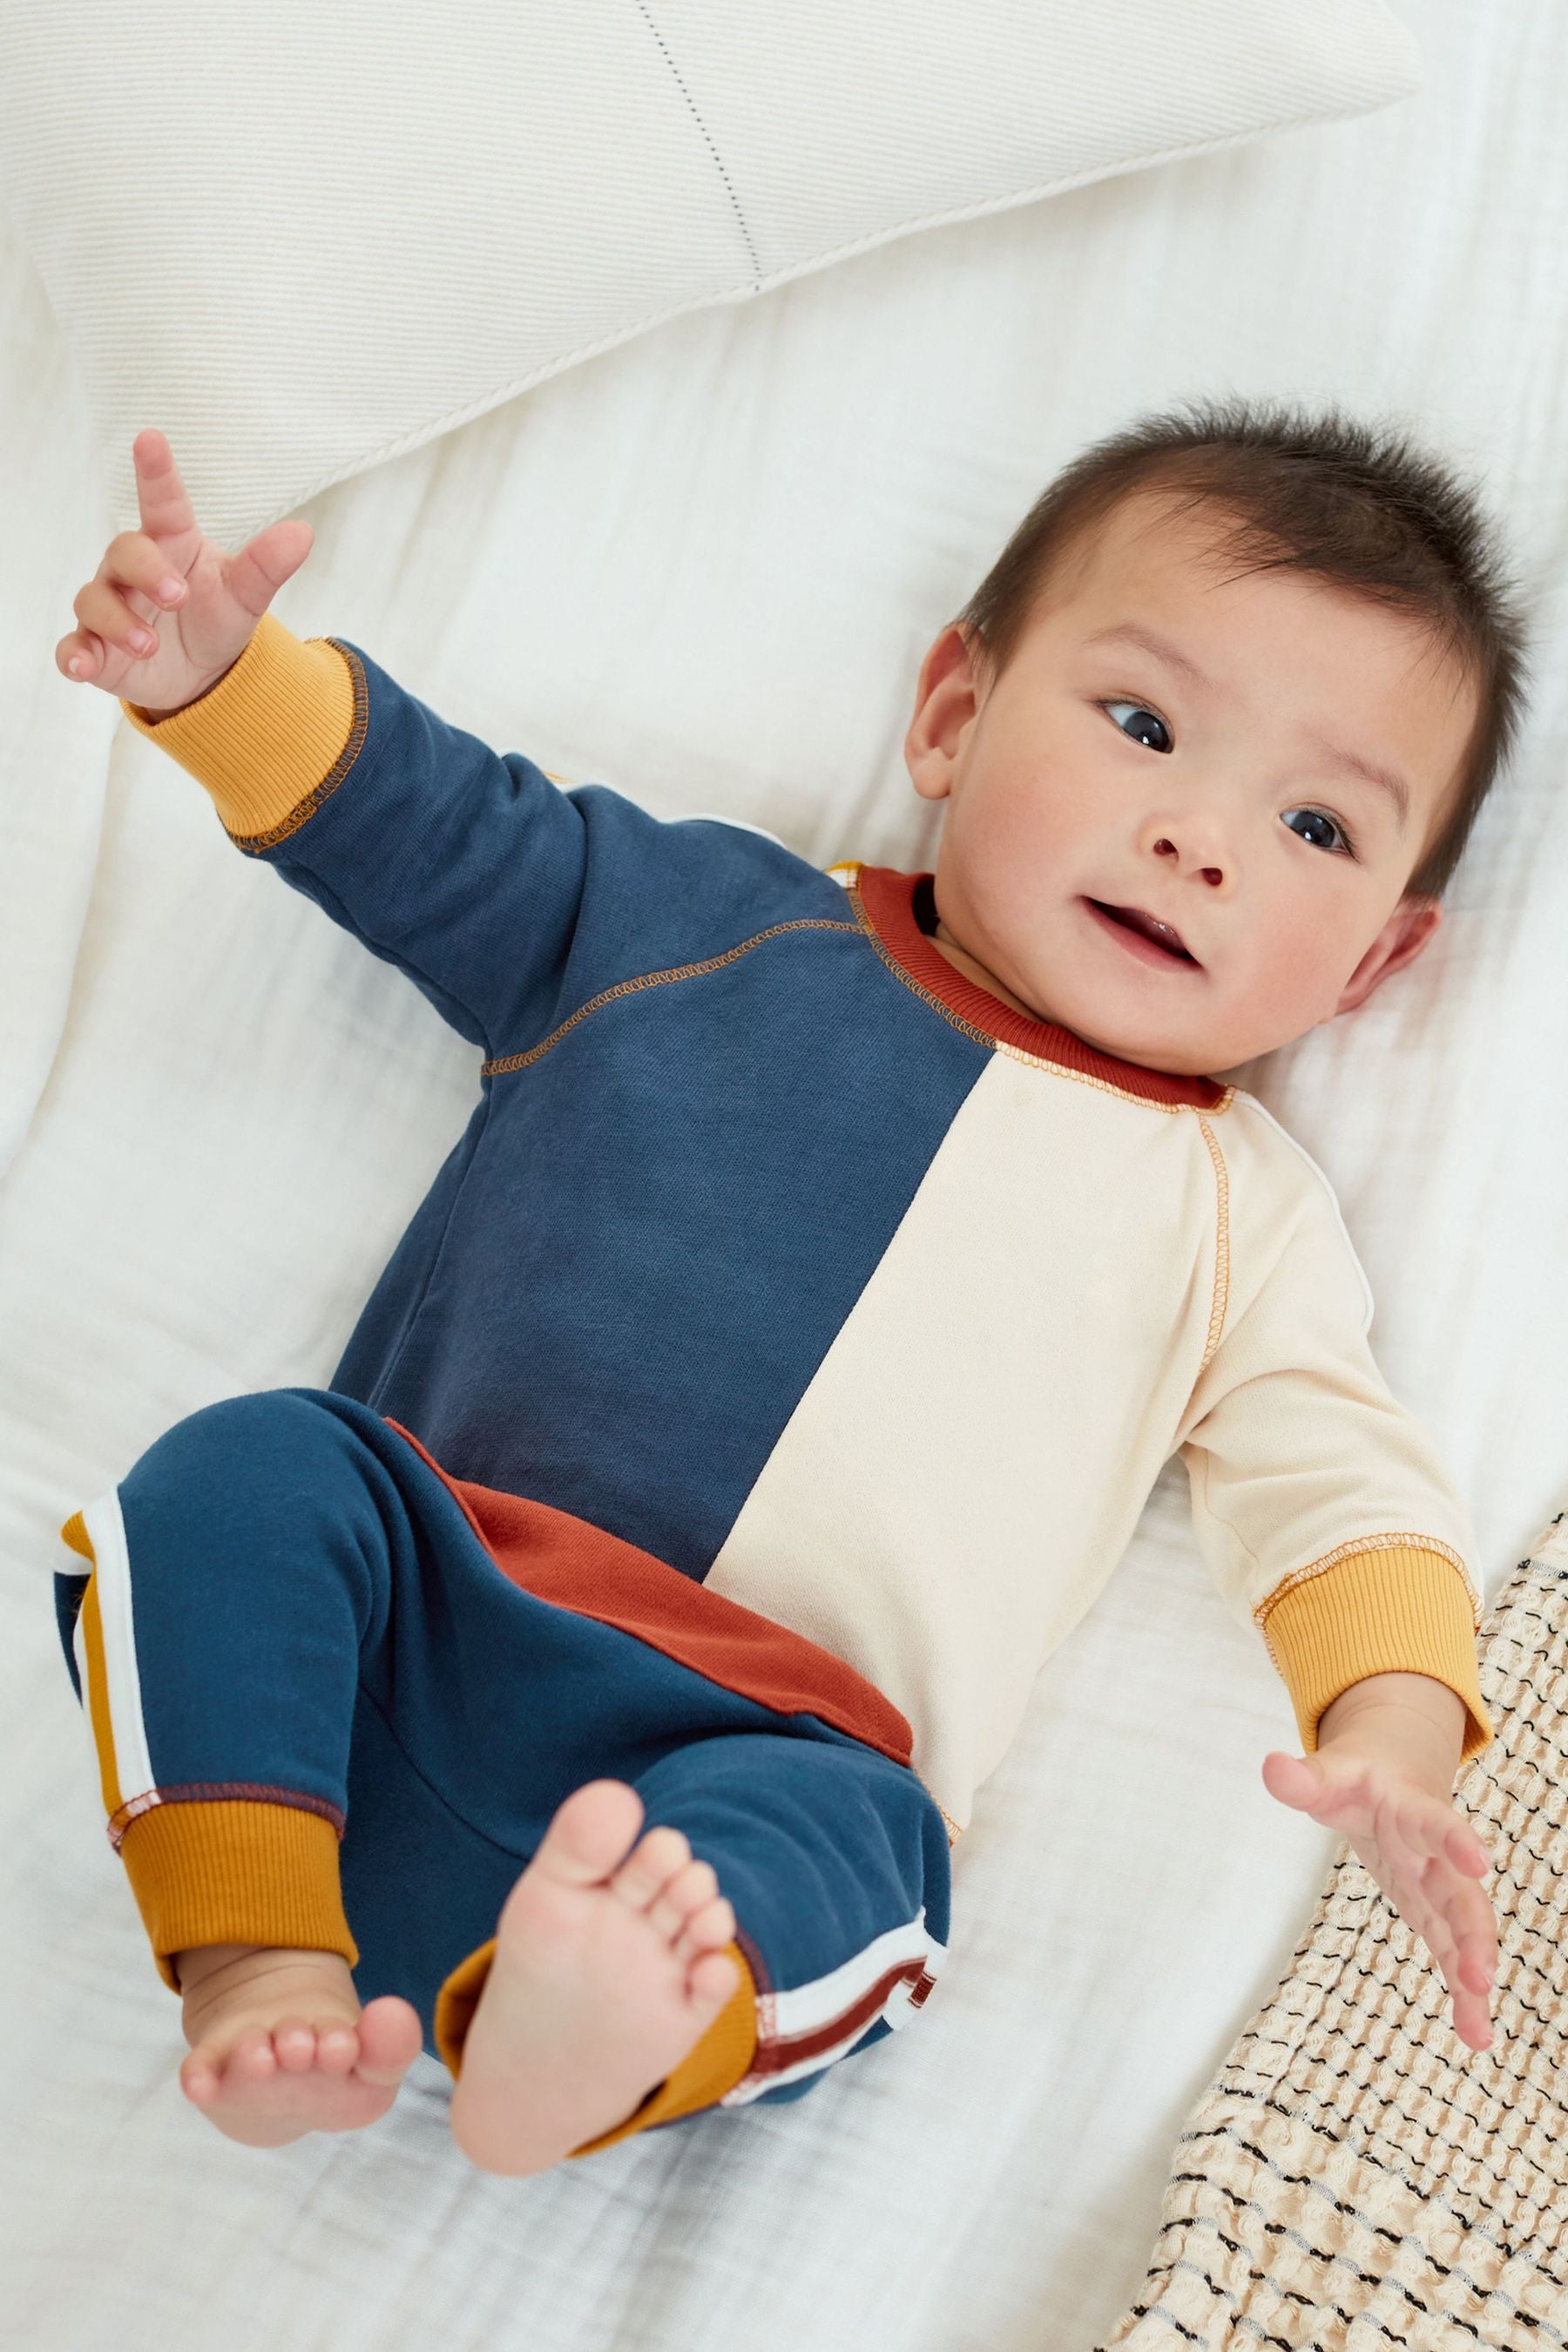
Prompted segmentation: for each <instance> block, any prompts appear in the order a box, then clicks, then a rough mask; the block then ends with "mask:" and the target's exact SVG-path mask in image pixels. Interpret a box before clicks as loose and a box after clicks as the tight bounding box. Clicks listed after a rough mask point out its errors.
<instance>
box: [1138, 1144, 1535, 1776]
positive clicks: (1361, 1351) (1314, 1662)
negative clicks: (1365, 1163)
mask: <svg viewBox="0 0 1568 2352" xmlns="http://www.w3.org/2000/svg"><path fill="white" fill-rule="evenodd" d="M1281 1132H1282V1131H1281ZM1304 1157H1305V1156H1304V1155H1302V1159H1303V1160H1304ZM1271 1206H1272V1208H1273V1210H1274V1213H1273V1214H1272V1215H1271V1216H1270V1217H1269V1218H1268V1221H1267V1226H1266V1228H1265V1226H1264V1225H1263V1224H1262V1223H1259V1222H1258V1221H1257V1220H1256V1219H1255V1220H1254V1222H1255V1223H1258V1232H1257V1234H1255V1235H1252V1236H1248V1235H1247V1234H1246V1233H1245V1232H1243V1233H1241V1234H1237V1235H1236V1236H1235V1243H1234V1245H1233V1248H1232V1251H1231V1280H1232V1284H1233V1295H1232V1298H1231V1301H1230V1304H1231V1307H1232V1310H1233V1311H1232V1313H1231V1314H1229V1315H1226V1318H1225V1321H1224V1323H1223V1325H1222V1337H1221V1339H1220V1342H1219V1344H1218V1346H1217V1347H1216V1348H1215V1349H1214V1351H1213V1353H1212V1355H1211V1356H1210V1358H1209V1360H1208V1361H1207V1363H1206V1365H1205V1369H1204V1370H1203V1371H1202V1372H1201V1373H1200V1375H1199V1378H1198V1381H1197V1383H1196V1386H1195V1387H1194V1392H1193V1397H1192V1400H1191V1402H1190V1405H1189V1408H1188V1411H1187V1413H1186V1414H1185V1416H1184V1421H1183V1424H1182V1441H1181V1444H1180V1446H1179V1451H1180V1453H1181V1455H1182V1459H1183V1461H1184V1464H1185V1466H1186V1470H1187V1475H1188V1480H1189V1484H1190V1487H1191V1492H1192V1502H1193V1516H1194V1528H1195V1530H1196V1534H1197V1538H1198V1542H1199V1545H1200V1547H1201V1549H1202V1550H1203V1552H1204V1555H1205V1559H1206V1560H1207V1562H1208V1565H1209V1568H1210V1570H1211V1571H1212V1573H1213V1575H1214V1577H1215V1581H1216V1583H1217V1584H1218V1586H1219V1588H1220V1591H1222V1593H1223V1594H1224V1595H1225V1597H1226V1601H1227V1602H1228V1604H1229V1605H1230V1607H1231V1608H1232V1610H1233V1611H1234V1612H1235V1613H1236V1614H1237V1616H1239V1617H1241V1618H1243V1620H1244V1621H1245V1622H1251V1623H1252V1624H1254V1625H1256V1626H1257V1627H1258V1630H1259V1632H1260V1633H1262V1636H1263V1640H1264V1643H1265V1645H1266V1647H1267V1649H1268V1654H1269V1656H1270V1658H1271V1659H1272V1661H1273V1663H1274V1665H1275V1667H1276V1669H1277V1670H1278V1672H1279V1675H1280V1676H1281V1678H1282V1679H1283V1681H1284V1682H1285V1684H1286V1685H1287V1687H1288V1689H1289V1693H1290V1698H1291V1703H1292V1705H1293V1706H1294V1708H1295V1712H1296V1719H1297V1723H1298V1726H1299V1727H1300V1734H1301V1740H1302V1745H1303V1748H1304V1749H1305V1751H1306V1753H1308V1754H1309V1755H1310V1753H1311V1752H1312V1750H1313V1749H1314V1748H1316V1747H1317V1744H1318V1727H1319V1724H1320V1722H1321V1717H1322V1716H1323V1714H1324V1712H1325V1711H1326V1710H1327V1708H1328V1707H1329V1706H1331V1704H1332V1702H1333V1701H1334V1700H1335V1699H1336V1698H1337V1697H1338V1696H1340V1694H1341V1692H1342V1691H1344V1690H1348V1689H1349V1688H1350V1686H1351V1685H1352V1683H1357V1682H1362V1681H1363V1680H1364V1679H1365V1678H1366V1677H1367V1676H1368V1675H1380V1674H1395V1673H1404V1674H1422V1675H1431V1676H1432V1677H1433V1678H1434V1680H1436V1681H1437V1682H1440V1683H1444V1684H1446V1685H1447V1687H1448V1688H1449V1689H1450V1690H1452V1691H1455V1692H1457V1694H1458V1696H1459V1697H1460V1698H1461V1699H1462V1700H1463V1702H1464V1705H1465V1707H1466V1709H1467V1713H1468V1720H1467V1722H1466V1725H1465V1734H1464V1745H1463V1748H1462V1751H1461V1758H1460V1760H1461V1761H1465V1760H1468V1758H1470V1757H1471V1756H1474V1755H1475V1754H1477V1753H1478V1751H1479V1749H1481V1748H1485V1747H1486V1746H1487V1745H1488V1744H1489V1741H1490V1740H1491V1739H1492V1738H1493V1737H1494V1732H1493V1727H1492V1725H1491V1722H1490V1719H1489V1717H1488V1715H1487V1711H1486V1706H1485V1703H1484V1701H1483V1699H1482V1696H1481V1691H1480V1684H1479V1674H1478V1663H1479V1662H1478V1656H1477V1647H1476V1636H1477V1633H1478V1630H1479V1622H1480V1613H1481V1602H1480V1594H1479V1587H1478V1584H1477V1582H1476V1580H1475V1577H1474V1575H1473V1573H1472V1570H1471V1568H1470V1566H1469V1562H1470V1561H1471V1560H1472V1559H1474V1556H1475V1541H1474V1536H1473V1533H1472V1531H1471V1528H1470V1524H1469V1520H1468V1515H1467V1512H1466V1509H1465V1506H1464V1504H1463V1502H1462V1500H1461V1498H1460V1497H1459V1496H1458V1493H1457V1491H1456V1490H1455V1488H1454V1486H1453V1485H1452V1483H1451V1481H1450V1479H1449V1477H1448V1475H1447V1471H1446V1470H1445V1467H1444V1465H1443V1462H1442V1460H1441V1457H1440V1456H1439V1454H1438V1453H1437V1450H1436V1445H1435V1444H1434V1443H1433V1441H1432V1439H1431V1438H1430V1437H1429V1436H1428V1434H1427V1433H1426V1430H1425V1429H1424V1428H1423V1427H1422V1426H1421V1424H1420V1423H1418V1422H1417V1421H1416V1420H1415V1417H1414V1416H1413V1415H1412V1414H1411V1413H1409V1412H1406V1411H1405V1408H1404V1406H1402V1405H1401V1404H1400V1403H1399V1402H1398V1401H1397V1400H1396V1399H1395V1398H1394V1395H1393V1394H1392V1393H1391V1391H1390V1390H1389V1388H1388V1386H1387V1384H1386V1382H1385V1381H1384V1378H1383V1376H1382V1374H1381V1372H1380V1371H1379V1370H1378V1368H1377V1365H1376V1363H1375V1361H1374V1360H1373V1354H1372V1350H1371V1349H1370V1347H1369V1346H1368V1344H1367V1336H1366V1335H1367V1331H1368V1328H1369V1327H1370V1324H1371V1319H1372V1298H1371V1293H1370V1290H1369V1289H1368V1287H1367V1285H1366V1277H1365V1276H1364V1274H1363V1271H1362V1268H1361V1265H1360V1262H1359V1261H1358V1259H1357V1258H1356V1256H1355V1254H1354V1251H1353V1250H1352V1246H1351V1244H1350V1240H1349V1236H1348V1235H1347V1234H1346V1233H1345V1230H1344V1227H1343V1224H1342V1221H1341V1218H1340V1214H1339V1210H1338V1205H1337V1203H1336V1202H1335V1201H1334V1198H1333V1195H1332V1192H1331V1190H1330V1188H1329V1186H1328V1183H1327V1181H1326V1180H1325V1179H1324V1178H1323V1177H1322V1175H1321V1171H1317V1170H1316V1169H1315V1168H1313V1167H1312V1166H1311V1163H1310V1162H1306V1164H1305V1167H1304V1168H1299V1169H1298V1171H1296V1181H1292V1182H1291V1183H1289V1186H1288V1188H1287V1193H1286V1205H1285V1206H1284V1209H1283V1213H1279V1211H1280V1202H1279V1199H1278V1197H1277V1198H1276V1199H1275V1201H1274V1202H1272V1204H1271ZM1244 1222H1245V1221H1244ZM1265 1233H1266V1234H1267V1238H1265ZM1249 1260H1251V1262H1252V1265H1253V1267H1254V1268H1255V1269H1258V1270H1257V1271H1254V1272H1253V1273H1251V1274H1250V1275H1249V1271H1248V1261H1249ZM1237 1290H1239V1292H1240V1294H1241V1295H1240V1296H1239V1297H1237V1296H1236V1295H1235V1293H1236V1291H1237Z"/></svg>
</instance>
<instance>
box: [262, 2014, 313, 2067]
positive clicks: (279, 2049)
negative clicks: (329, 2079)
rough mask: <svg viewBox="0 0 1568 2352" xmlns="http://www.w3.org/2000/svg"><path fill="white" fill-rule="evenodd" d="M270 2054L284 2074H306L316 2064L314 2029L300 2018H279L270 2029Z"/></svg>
mask: <svg viewBox="0 0 1568 2352" xmlns="http://www.w3.org/2000/svg"><path fill="white" fill-rule="evenodd" d="M272 2052H273V2055H274V2056H275V2057H276V2059H277V2061H278V2064H279V2069H280V2071H281V2072H282V2073H283V2074H309V2073H310V2069H311V2067H312V2066H313V2065H314V2064H315V2063H316V2029H315V2027H314V2026H313V2025H307V2024H306V2022H305V2020H304V2019H303V2018H302V2017H283V2018H279V2021H278V2023H277V2024H276V2025H275V2026H274V2027H273V2029H272Z"/></svg>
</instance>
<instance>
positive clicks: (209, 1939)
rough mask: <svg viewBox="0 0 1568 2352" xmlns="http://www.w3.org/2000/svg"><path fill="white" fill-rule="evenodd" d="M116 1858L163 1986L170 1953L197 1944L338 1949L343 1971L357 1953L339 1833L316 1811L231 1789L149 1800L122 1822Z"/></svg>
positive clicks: (172, 1981)
mask: <svg viewBox="0 0 1568 2352" xmlns="http://www.w3.org/2000/svg"><path fill="white" fill-rule="evenodd" d="M120 1858H121V1861H122V1862H123V1863H124V1864H125V1875H126V1876H127V1878H129V1880H130V1881H131V1891H132V1894H133V1895H135V1897H136V1907H137V1909H138V1910H139V1911H140V1912H141V1914H142V1925H143V1927H145V1928H146V1930H147V1934H148V1936H149V1937H150V1939H151V1941H152V1945H153V1958H154V1959H155V1960H156V1961H157V1964H158V1974H159V1975H160V1976H161V1977H162V1978H163V1982H164V1983H165V1984H166V1985H167V1986H168V1988H169V1990H170V1991H171V1992H178V1991H179V1990H180V1980H179V1979H178V1977H176V1975H175V1974H174V1969H173V1968H172V1967H171V1965H170V1959H171V1956H172V1955H173V1954H174V1953H175V1952H184V1951H188V1950H189V1949H190V1948H191V1947H192V1946H193V1945H195V1944H267V1945H272V1946H289V1947H292V1948H297V1949H299V1950H301V1951H320V1952H341V1953H342V1956H343V1958H344V1959H345V1960H347V1962H348V1964H349V1966H350V1968H351V1969H352V1968H353V1965H354V1962H355V1961H356V1960H357V1959H358V1958H359V1947H358V1945H357V1944H356V1943H355V1942H354V1939H353V1937H352V1936H351V1935H350V1933H349V1923H348V1921H347V1919H346V1918H345V1917H344V1916H343V1898H342V1888H341V1885H340V1884H339V1879H338V1833H337V1831H336V1830H335V1829H334V1828H333V1826H332V1824H331V1822H329V1821H328V1820H326V1819H325V1817H324V1816H323V1815H322V1814H321V1813H308V1812H306V1811H305V1810H304V1808H303V1807H302V1806H300V1805H280V1804H276V1803H272V1802H257V1801H252V1800H251V1799H249V1798H237V1797H222V1798H213V1799H207V1798H192V1799H190V1800H189V1801H183V1800H182V1801H176V1802H172V1803H171V1802H165V1803H163V1804H158V1805H152V1806H149V1808H148V1810H147V1811H145V1812H144V1813H138V1814H137V1815H136V1816H135V1818H134V1819H133V1820H132V1822H129V1823H128V1825H127V1827H126V1830H125V1832H124V1835H123V1836H122V1837H121V1842H120Z"/></svg>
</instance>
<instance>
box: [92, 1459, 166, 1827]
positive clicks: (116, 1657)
mask: <svg viewBox="0 0 1568 2352" xmlns="http://www.w3.org/2000/svg"><path fill="white" fill-rule="evenodd" d="M81 1520H82V1525H83V1527H84V1528H86V1529H87V1532H88V1539H89V1542H90V1543H91V1545H92V1557H93V1572H94V1578H95V1581H96V1589H97V1592H98V1617H99V1622H100V1625H101V1627H102V1629H103V1667H104V1677H105V1680H106V1681H107V1683H108V1685H109V1732H110V1740H111V1741H112V1743H113V1748H114V1778H115V1780H116V1782H117V1783H118V1785H119V1789H120V1801H121V1804H122V1805H123V1804H128V1803H129V1802H130V1801H131V1799H132V1797H144V1796H146V1795H147V1794H148V1793H149V1792H150V1790H152V1788H153V1759H152V1757H151V1755H150V1754H149V1752H148V1748H147V1727H146V1724H145V1723H144V1722H143V1721H142V1676H141V1674H140V1672H139V1670H138V1668H137V1664H136V1624H135V1617H134V1612H133V1611H132V1603H131V1553H130V1549H129V1547H128V1545H127V1543H126V1540H125V1521H124V1518H123V1517H122V1516H121V1509H120V1496H119V1495H118V1494H117V1493H116V1492H115V1490H114V1489H113V1488H112V1487H110V1491H109V1493H108V1494H107V1495H102V1496H100V1497H99V1499H98V1501H97V1502H96V1503H89V1504H88V1505H87V1506H86V1507H85V1508H84V1509H83V1511H82V1515H81ZM82 1689H83V1691H84V1692H85V1691H86V1689H87V1677H86V1675H85V1673H84V1674H83V1676H82Z"/></svg>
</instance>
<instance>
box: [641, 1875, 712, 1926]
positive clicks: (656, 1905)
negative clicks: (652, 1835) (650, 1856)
mask: <svg viewBox="0 0 1568 2352" xmlns="http://www.w3.org/2000/svg"><path fill="white" fill-rule="evenodd" d="M718 1892H719V1879H718V1874H717V1873H716V1872H715V1870H714V1868H713V1865H712V1864H711V1863H710V1862H689V1863H688V1864H686V1867H685V1868H684V1869H683V1870H678V1871H677V1872H676V1874H675V1875H674V1877H673V1878H671V1879H668V1880H667V1881H666V1883H665V1885H663V1887H661V1889H660V1890H659V1893H658V1897H657V1898H656V1900H655V1901H654V1902H652V1903H650V1904H649V1905H648V1911H647V1916H648V1918H649V1920H650V1921H651V1922H652V1924H653V1926H654V1927H657V1928H658V1931H659V1934H660V1935H661V1936H668V1937H669V1940H670V1942H671V1943H672V1944H673V1943H674V1941H675V1939H676V1937H677V1936H679V1933H680V1931H681V1929H682V1928H683V1927H685V1926H686V1923H687V1921H688V1920H689V1918H690V1917H691V1915H692V1913H693V1912H694V1911H700V1910H701V1908H702V1906H703V1905H704V1904H705V1903H711V1902H712V1900H713V1897H714V1896H715V1895H717V1894H718Z"/></svg>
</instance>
